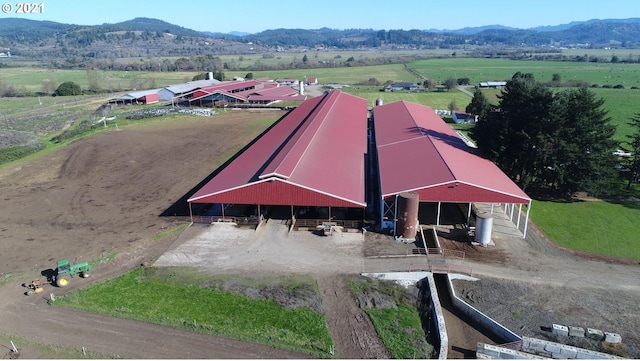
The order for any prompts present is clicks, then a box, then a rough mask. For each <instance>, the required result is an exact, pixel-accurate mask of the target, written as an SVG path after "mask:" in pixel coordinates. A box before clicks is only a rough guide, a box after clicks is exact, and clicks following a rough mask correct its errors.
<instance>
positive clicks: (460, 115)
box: [451, 111, 478, 124]
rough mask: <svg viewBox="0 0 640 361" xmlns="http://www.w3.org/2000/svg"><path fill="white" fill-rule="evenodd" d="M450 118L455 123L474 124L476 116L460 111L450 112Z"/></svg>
mask: <svg viewBox="0 0 640 361" xmlns="http://www.w3.org/2000/svg"><path fill="white" fill-rule="evenodd" d="M451 119H453V122H454V123H456V124H475V123H476V122H477V121H478V116H477V115H473V114H468V113H465V112H461V111H454V112H451Z"/></svg>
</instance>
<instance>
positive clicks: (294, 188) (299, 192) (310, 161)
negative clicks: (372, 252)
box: [187, 91, 367, 217]
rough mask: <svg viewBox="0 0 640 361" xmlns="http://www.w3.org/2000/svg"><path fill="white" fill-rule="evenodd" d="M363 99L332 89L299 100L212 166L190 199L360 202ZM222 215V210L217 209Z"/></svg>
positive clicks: (323, 203) (350, 204)
mask: <svg viewBox="0 0 640 361" xmlns="http://www.w3.org/2000/svg"><path fill="white" fill-rule="evenodd" d="M366 153H367V101H366V100H365V99H362V98H359V97H355V96H353V95H349V94H346V93H342V92H341V91H333V92H329V93H326V94H324V95H322V96H318V97H314V98H311V99H309V100H307V101H305V102H303V103H302V104H301V105H300V106H298V107H297V108H296V109H294V110H293V111H291V112H290V113H288V114H287V115H285V116H284V117H283V118H281V119H280V120H279V121H278V122H276V123H275V124H274V125H273V126H272V127H271V128H269V129H268V130H267V131H266V132H264V133H263V134H262V135H261V136H260V137H258V138H257V139H256V140H254V141H253V142H252V143H251V144H250V145H248V146H247V147H245V149H243V150H242V151H241V152H239V153H238V154H237V155H236V156H235V157H234V158H233V159H232V160H231V161H229V162H227V164H226V165H223V166H222V167H221V168H219V169H218V171H217V173H216V174H215V175H214V176H213V178H212V179H211V180H210V181H209V182H207V183H206V184H205V185H204V186H202V188H200V189H199V190H197V191H196V192H195V193H194V194H193V195H192V196H191V197H190V198H189V199H188V200H187V201H188V202H189V208H190V209H192V204H194V203H204V204H222V207H221V208H222V210H224V204H243V205H256V206H257V209H258V213H260V208H259V207H260V206H261V205H279V206H290V208H291V212H292V216H293V214H294V206H302V207H328V208H329V217H331V207H341V208H344V207H346V208H358V209H364V208H365V207H366V201H365V155H366ZM223 217H224V214H223Z"/></svg>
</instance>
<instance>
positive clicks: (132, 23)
mask: <svg viewBox="0 0 640 361" xmlns="http://www.w3.org/2000/svg"><path fill="white" fill-rule="evenodd" d="M99 27H104V28H107V29H109V30H111V31H114V30H120V31H149V32H157V33H169V34H173V35H180V36H195V37H198V36H203V34H202V33H201V32H198V31H195V30H191V29H187V28H184V27H182V26H178V25H173V24H171V23H168V22H166V21H162V20H158V19H149V18H135V19H133V20H128V21H123V22H120V23H115V24H102V25H98V28H99Z"/></svg>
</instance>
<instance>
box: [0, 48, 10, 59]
mask: <svg viewBox="0 0 640 361" xmlns="http://www.w3.org/2000/svg"><path fill="white" fill-rule="evenodd" d="M10 57H11V49H9V48H2V49H0V58H10Z"/></svg>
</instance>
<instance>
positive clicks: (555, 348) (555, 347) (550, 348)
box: [544, 343, 560, 354]
mask: <svg viewBox="0 0 640 361" xmlns="http://www.w3.org/2000/svg"><path fill="white" fill-rule="evenodd" d="M544 350H545V351H547V352H551V353H552V354H555V353H557V354H560V344H557V343H548V344H546V345H545V346H544Z"/></svg>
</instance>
